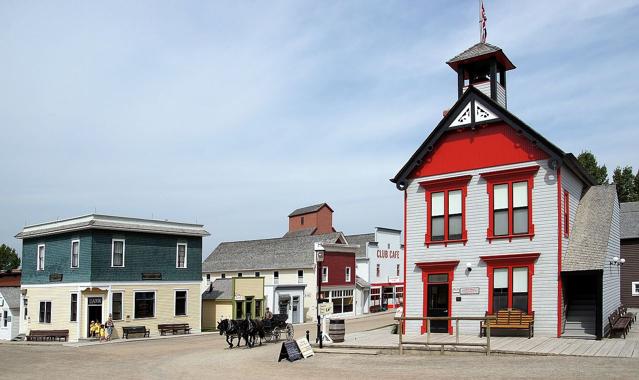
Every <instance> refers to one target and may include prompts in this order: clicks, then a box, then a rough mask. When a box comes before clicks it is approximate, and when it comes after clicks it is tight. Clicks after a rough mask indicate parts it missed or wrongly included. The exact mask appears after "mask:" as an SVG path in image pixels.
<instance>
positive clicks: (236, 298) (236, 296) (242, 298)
mask: <svg viewBox="0 0 639 380" xmlns="http://www.w3.org/2000/svg"><path fill="white" fill-rule="evenodd" d="M235 300H236V301H244V296H242V295H239V294H236V295H235Z"/></svg>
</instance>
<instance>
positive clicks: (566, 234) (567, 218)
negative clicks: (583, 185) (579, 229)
mask: <svg viewBox="0 0 639 380" xmlns="http://www.w3.org/2000/svg"><path fill="white" fill-rule="evenodd" d="M569 236H570V193H569V192H568V191H565V190H564V237H569Z"/></svg>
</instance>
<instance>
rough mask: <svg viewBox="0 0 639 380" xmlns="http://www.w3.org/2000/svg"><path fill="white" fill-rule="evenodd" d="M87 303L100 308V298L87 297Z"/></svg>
mask: <svg viewBox="0 0 639 380" xmlns="http://www.w3.org/2000/svg"><path fill="white" fill-rule="evenodd" d="M87 303H88V304H89V305H94V306H100V305H102V297H89V299H88V301H87Z"/></svg>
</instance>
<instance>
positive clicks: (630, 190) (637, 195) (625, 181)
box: [612, 166, 639, 202]
mask: <svg viewBox="0 0 639 380" xmlns="http://www.w3.org/2000/svg"><path fill="white" fill-rule="evenodd" d="M636 179H637V178H636V177H635V175H634V174H632V166H626V167H624V168H623V169H621V167H619V166H617V168H616V169H615V172H614V174H613V175H612V180H613V182H614V183H615V185H616V186H617V197H618V198H619V202H634V201H639V192H638V191H637V190H639V189H637V187H636V185H635V183H636V182H637V181H636Z"/></svg>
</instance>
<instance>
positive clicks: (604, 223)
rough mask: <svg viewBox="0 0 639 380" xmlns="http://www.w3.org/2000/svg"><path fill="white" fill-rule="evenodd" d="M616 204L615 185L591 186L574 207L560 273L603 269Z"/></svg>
mask: <svg viewBox="0 0 639 380" xmlns="http://www.w3.org/2000/svg"><path fill="white" fill-rule="evenodd" d="M616 202H617V190H616V188H615V185H614V184H612V185H598V186H591V187H590V188H589V189H588V191H586V193H585V194H584V196H583V197H582V198H581V200H580V201H579V205H578V206H577V213H576V215H575V221H574V224H573V227H572V231H571V232H570V241H569V243H568V249H567V250H566V253H565V254H564V257H563V260H562V271H563V272H574V271H583V270H601V269H603V266H604V265H605V264H606V263H605V260H606V255H607V253H608V243H609V241H610V234H611V228H612V223H613V220H612V218H613V215H614V214H613V213H614V209H615V203H616Z"/></svg>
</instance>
